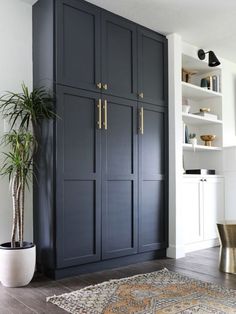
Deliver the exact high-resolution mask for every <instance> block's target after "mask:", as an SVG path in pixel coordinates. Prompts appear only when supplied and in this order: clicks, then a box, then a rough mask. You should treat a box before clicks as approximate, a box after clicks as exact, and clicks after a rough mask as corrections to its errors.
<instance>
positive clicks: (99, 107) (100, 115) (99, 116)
mask: <svg viewBox="0 0 236 314" xmlns="http://www.w3.org/2000/svg"><path fill="white" fill-rule="evenodd" d="M97 108H98V121H97V125H98V128H99V130H100V129H101V128H102V100H101V99H99V100H98V104H97Z"/></svg>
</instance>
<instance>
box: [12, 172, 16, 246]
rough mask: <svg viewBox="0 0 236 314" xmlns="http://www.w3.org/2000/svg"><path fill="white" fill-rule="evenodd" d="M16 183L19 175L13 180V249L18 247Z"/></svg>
mask: <svg viewBox="0 0 236 314" xmlns="http://www.w3.org/2000/svg"><path fill="white" fill-rule="evenodd" d="M16 182H17V174H15V175H14V177H13V180H12V203H13V223H12V234H11V247H15V245H16V230H17V204H16V194H17V186H16Z"/></svg>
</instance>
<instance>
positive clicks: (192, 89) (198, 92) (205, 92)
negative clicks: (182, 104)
mask: <svg viewBox="0 0 236 314" xmlns="http://www.w3.org/2000/svg"><path fill="white" fill-rule="evenodd" d="M182 96H183V97H184V98H189V99H193V100H203V99H207V98H215V97H222V94H221V93H218V92H214V91H212V90H209V89H205V88H202V87H199V86H196V85H193V84H191V83H186V82H182Z"/></svg>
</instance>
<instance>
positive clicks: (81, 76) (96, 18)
mask: <svg viewBox="0 0 236 314" xmlns="http://www.w3.org/2000/svg"><path fill="white" fill-rule="evenodd" d="M56 4H57V7H56V10H57V11H56V34H57V43H56V60H57V61H56V62H57V66H56V77H57V83H59V84H63V85H67V86H71V87H78V88H82V89H87V90H92V91H96V90H99V87H97V84H98V83H100V81H101V62H100V51H101V47H100V42H101V39H100V10H99V9H98V8H97V7H94V6H92V5H90V4H88V3H86V2H85V1H78V0H60V1H57V2H56Z"/></svg>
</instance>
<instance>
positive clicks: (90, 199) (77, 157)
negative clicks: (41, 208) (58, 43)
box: [55, 87, 101, 268]
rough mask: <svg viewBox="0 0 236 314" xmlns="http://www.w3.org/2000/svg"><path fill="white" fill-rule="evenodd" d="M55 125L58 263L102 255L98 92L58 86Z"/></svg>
mask: <svg viewBox="0 0 236 314" xmlns="http://www.w3.org/2000/svg"><path fill="white" fill-rule="evenodd" d="M57 100H58V101H57V113H58V116H59V118H58V119H57V123H56V142H57V143H56V149H57V151H56V155H57V160H56V171H55V175H56V182H57V185H56V193H57V194H56V226H57V229H56V231H55V232H56V245H57V267H59V268H60V267H69V266H73V265H79V264H84V263H89V262H94V261H98V260H100V258H101V154H100V141H101V130H99V129H98V127H97V120H98V118H99V113H98V109H99V108H97V105H98V102H99V94H96V93H93V92H86V91H82V90H76V89H72V88H69V87H58V90H57Z"/></svg>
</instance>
